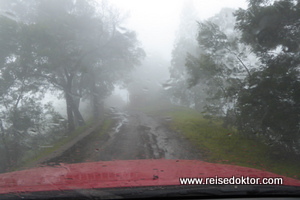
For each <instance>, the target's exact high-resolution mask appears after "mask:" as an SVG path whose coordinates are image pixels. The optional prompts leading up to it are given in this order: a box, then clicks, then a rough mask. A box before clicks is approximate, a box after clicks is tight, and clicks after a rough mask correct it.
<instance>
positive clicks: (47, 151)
mask: <svg viewBox="0 0 300 200" xmlns="http://www.w3.org/2000/svg"><path fill="white" fill-rule="evenodd" d="M106 121H107V120H104V122H103V123H104V124H103V126H106ZM93 125H94V122H93V120H89V121H87V123H86V125H85V126H82V127H78V128H77V129H76V130H75V131H73V132H72V133H69V134H68V135H67V137H63V138H61V139H59V140H58V141H56V142H55V143H53V144H52V145H51V146H52V147H50V148H46V149H43V150H41V151H39V152H38V153H36V155H35V156H33V157H30V158H27V159H26V160H24V161H23V163H22V164H21V166H19V167H16V168H14V169H12V171H15V170H20V169H22V168H27V167H30V166H31V165H32V163H35V162H36V161H38V160H40V159H41V158H43V157H45V156H47V155H50V154H51V153H53V152H54V151H56V150H58V149H59V148H60V147H62V146H64V145H65V144H67V143H69V142H70V141H72V140H73V139H74V138H76V137H77V136H79V135H80V134H81V133H83V132H84V131H86V130H88V129H89V128H90V127H92V126H93ZM101 130H102V129H101ZM97 131H100V130H96V131H95V132H97Z"/></svg>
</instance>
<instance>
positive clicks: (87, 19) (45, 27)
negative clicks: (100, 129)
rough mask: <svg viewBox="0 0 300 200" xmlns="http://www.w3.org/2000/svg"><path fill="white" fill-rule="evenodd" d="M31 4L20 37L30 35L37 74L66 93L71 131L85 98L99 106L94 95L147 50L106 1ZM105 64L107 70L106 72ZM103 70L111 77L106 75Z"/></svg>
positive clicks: (81, 120) (82, 121)
mask: <svg viewBox="0 0 300 200" xmlns="http://www.w3.org/2000/svg"><path fill="white" fill-rule="evenodd" d="M30 2H32V1H30ZM32 6H33V7H34V9H33V11H34V12H33V13H30V14H29V17H28V19H30V20H25V21H21V22H20V23H23V25H24V28H26V29H27V32H26V35H24V34H23V35H22V37H27V39H28V41H30V42H29V43H30V45H32V46H33V47H34V48H35V49H34V50H33V51H32V52H33V53H32V54H31V55H28V56H31V57H34V60H35V63H34V64H33V65H31V68H32V69H34V70H35V76H36V77H39V78H43V79H44V80H45V81H46V82H47V83H49V84H50V85H51V86H52V87H53V88H55V89H56V90H60V91H62V92H63V94H64V98H65V100H66V108H67V116H68V127H69V131H72V130H74V129H75V126H76V125H83V124H84V119H83V117H82V115H81V113H80V111H79V105H80V100H81V98H82V97H83V96H84V95H85V96H87V94H90V95H92V96H94V98H92V99H93V101H92V102H93V104H94V107H97V105H98V104H99V101H100V100H99V99H98V98H96V96H99V92H100V93H103V91H104V90H105V89H104V90H103V87H106V86H108V85H113V82H114V81H116V80H117V79H118V78H119V77H120V74H122V73H124V72H125V71H128V70H129V69H130V68H132V67H133V66H135V65H136V64H137V63H138V60H139V58H141V57H142V56H143V55H144V54H143V51H142V50H141V49H140V48H139V47H138V41H137V40H136V35H135V33H134V32H132V31H129V30H126V29H125V28H122V27H121V21H122V17H121V16H120V15H119V13H118V12H117V11H116V10H115V9H113V8H112V7H111V6H110V5H108V4H107V2H105V1H102V2H100V4H97V2H95V1H89V0H85V1H73V0H66V1H63V2H61V1H58V0H54V1H45V0H43V1H33V3H32ZM33 38H34V39H33ZM105 66H106V67H105ZM105 68H106V69H108V71H107V72H103V70H105ZM96 73H97V74H101V75H99V76H98V75H96ZM88 74H89V75H88ZM103 74H109V75H108V77H107V78H106V77H105V76H103ZM86 77H89V78H91V81H92V83H90V84H89V85H82V84H84V83H86V84H87V81H84V79H86ZM112 77H114V78H112ZM105 82H106V83H108V84H103V83H105ZM104 85H106V86H104ZM97 87H102V89H97ZM106 89H108V90H112V87H111V86H110V87H106ZM101 95H102V94H101ZM103 96H105V95H103ZM102 98H103V97H102ZM94 110H95V111H99V109H98V108H96V109H94ZM95 115H96V112H95Z"/></svg>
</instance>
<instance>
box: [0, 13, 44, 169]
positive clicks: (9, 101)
mask: <svg viewBox="0 0 300 200" xmlns="http://www.w3.org/2000/svg"><path fill="white" fill-rule="evenodd" d="M0 27H1V32H0V38H1V40H0V45H1V47H2V48H1V51H0V157H1V159H0V161H1V163H3V165H1V164H0V171H1V170H3V168H4V169H7V168H9V167H10V166H12V165H13V164H16V163H17V162H18V161H20V158H21V157H22V155H23V153H24V151H25V150H28V149H30V148H32V147H31V146H30V142H29V141H30V140H31V138H32V137H31V135H30V134H29V133H30V130H32V131H34V132H36V133H40V131H41V129H43V128H42V127H45V126H44V125H43V124H45V121H46V120H45V115H46V111H45V110H44V108H45V107H44V106H42V104H41V102H40V101H41V99H42V98H43V92H44V91H45V90H46V89H48V87H47V85H48V84H47V83H46V82H45V81H43V80H42V79H41V78H38V77H36V69H35V68H33V67H32V66H34V65H35V61H36V60H35V59H36V58H37V57H36V55H35V54H33V52H35V51H36V47H35V46H34V45H33V43H31V41H30V39H29V38H28V34H29V31H30V30H31V28H32V27H31V26H27V25H25V24H22V23H18V22H17V21H16V20H15V18H14V16H10V18H9V17H7V16H3V15H2V16H1V17H0ZM24 36H25V37H24ZM24 138H26V140H25V139H24ZM1 168H2V169H1Z"/></svg>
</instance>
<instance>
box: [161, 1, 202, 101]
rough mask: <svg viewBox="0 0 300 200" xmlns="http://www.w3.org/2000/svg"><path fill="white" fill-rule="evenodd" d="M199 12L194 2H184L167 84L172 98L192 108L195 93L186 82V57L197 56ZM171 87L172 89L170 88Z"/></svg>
mask: <svg viewBox="0 0 300 200" xmlns="http://www.w3.org/2000/svg"><path fill="white" fill-rule="evenodd" d="M196 20H197V12H196V10H195V7H194V5H193V1H192V0H188V1H184V4H183V9H182V12H181V16H180V23H179V27H178V31H177V35H176V38H175V43H174V48H173V51H172V60H171V67H170V76H171V77H170V81H169V82H168V83H167V84H166V88H168V90H169V93H170V94H171V98H172V99H173V101H175V102H176V103H179V104H181V105H186V106H191V105H192V104H193V103H194V93H193V91H190V90H187V88H188V84H187V82H186V79H187V73H186V67H185V62H186V56H187V54H188V53H189V54H192V55H195V54H196V52H197V50H198V48H197V44H196V35H197V22H196ZM170 86H171V87H170Z"/></svg>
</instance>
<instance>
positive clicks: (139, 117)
mask: <svg viewBox="0 0 300 200" xmlns="http://www.w3.org/2000/svg"><path fill="white" fill-rule="evenodd" d="M114 115H115V119H116V124H115V126H114V127H113V128H112V129H111V130H110V132H109V134H108V136H106V137H105V138H102V139H101V140H89V141H84V142H81V143H79V144H78V145H77V146H76V147H75V148H74V149H72V150H71V151H68V152H66V153H65V154H64V155H63V156H62V157H60V158H57V159H55V160H52V161H51V162H55V163H60V162H64V163H73V162H87V161H88V162H91V161H110V160H136V159H160V158H165V159H191V160H194V159H197V160H201V153H200V151H199V150H197V149H196V148H195V147H193V145H192V144H191V143H190V142H189V141H187V140H186V139H185V138H183V136H182V135H181V134H180V133H177V132H174V131H170V130H169V129H168V128H167V127H166V126H165V125H164V124H165V123H164V120H170V119H167V118H166V119H164V118H163V119H162V118H153V117H150V116H148V115H146V114H144V113H142V112H139V111H124V112H120V111H118V112H115V113H114Z"/></svg>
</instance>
